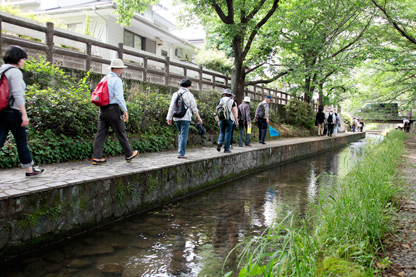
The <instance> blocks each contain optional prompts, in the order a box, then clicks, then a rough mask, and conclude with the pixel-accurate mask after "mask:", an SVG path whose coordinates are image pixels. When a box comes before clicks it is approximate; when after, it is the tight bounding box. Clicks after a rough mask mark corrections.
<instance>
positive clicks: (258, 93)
mask: <svg viewBox="0 0 416 277" xmlns="http://www.w3.org/2000/svg"><path fill="white" fill-rule="evenodd" d="M25 37H28V38H29V39H27V38H26V39H25ZM9 45H19V46H22V47H24V48H25V49H26V50H27V52H28V54H29V56H33V57H35V58H36V56H37V55H42V56H44V57H45V56H46V60H47V61H49V62H51V63H54V64H57V65H58V66H62V67H67V68H75V69H82V70H86V71H89V70H91V71H92V72H96V73H106V72H107V71H106V70H105V68H104V67H103V66H104V65H109V64H110V62H111V59H113V58H116V57H118V58H121V59H123V60H124V61H125V63H126V65H127V66H128V68H127V69H126V70H125V74H124V77H125V78H130V79H134V80H140V81H146V82H151V83H158V84H163V85H171V86H177V85H178V83H179V81H180V79H182V78H183V77H185V76H186V77H188V78H189V79H190V80H192V81H193V83H194V84H197V88H196V89H197V90H202V89H214V90H222V89H225V88H229V87H230V81H231V79H230V77H229V76H228V75H227V74H225V75H224V74H221V73H218V72H215V71H212V70H208V69H205V68H203V67H202V66H197V65H194V64H192V63H189V62H181V61H176V60H171V59H170V58H169V57H163V56H158V55H155V54H151V53H145V52H144V51H140V50H136V49H134V48H130V47H125V46H124V45H123V43H119V44H118V46H115V45H111V44H107V43H103V42H101V41H99V40H96V39H93V38H91V37H88V36H85V35H82V34H78V33H75V32H72V31H68V30H64V29H61V28H56V27H54V24H53V23H51V22H47V23H46V26H45V24H42V23H38V22H36V21H32V20H28V19H24V18H18V17H15V16H12V15H10V14H8V13H5V12H0V50H1V51H2V52H1V53H2V54H3V53H4V51H5V49H6V48H7V47H8V46H9ZM245 95H246V96H250V98H251V99H254V100H261V99H263V98H264V97H265V96H266V95H270V96H271V97H272V98H273V101H274V103H277V104H283V105H285V104H286V103H287V101H288V100H289V99H290V98H293V97H294V96H291V95H289V94H287V93H285V92H283V91H279V90H277V89H271V88H267V87H265V86H263V85H256V86H250V87H246V89H245ZM299 99H302V100H303V98H299ZM314 108H315V109H316V108H317V107H316V104H314Z"/></svg>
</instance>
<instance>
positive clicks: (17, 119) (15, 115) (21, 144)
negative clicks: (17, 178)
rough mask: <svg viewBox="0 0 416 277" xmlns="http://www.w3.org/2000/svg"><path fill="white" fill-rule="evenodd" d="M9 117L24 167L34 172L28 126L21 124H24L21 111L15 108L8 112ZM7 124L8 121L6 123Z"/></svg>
mask: <svg viewBox="0 0 416 277" xmlns="http://www.w3.org/2000/svg"><path fill="white" fill-rule="evenodd" d="M8 114H9V115H8V116H7V117H8V119H9V120H6V122H7V121H8V122H9V127H10V130H11V131H12V134H13V136H14V139H15V141H16V146H17V153H18V155H19V160H20V164H21V166H22V168H25V169H28V172H32V165H33V164H34V163H33V160H32V156H31V154H30V150H29V147H28V145H27V136H26V127H22V126H20V125H21V124H22V115H21V113H20V111H17V110H13V111H9V112H8ZM6 124H7V123H6Z"/></svg>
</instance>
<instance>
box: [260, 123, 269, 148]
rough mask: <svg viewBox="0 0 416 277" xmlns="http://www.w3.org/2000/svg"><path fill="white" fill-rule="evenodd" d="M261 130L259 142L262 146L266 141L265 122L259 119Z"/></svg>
mask: <svg viewBox="0 0 416 277" xmlns="http://www.w3.org/2000/svg"><path fill="white" fill-rule="evenodd" d="M259 121H260V124H261V129H260V142H261V143H263V144H264V142H265V141H266V135H267V121H266V119H264V118H261V119H260V120H259Z"/></svg>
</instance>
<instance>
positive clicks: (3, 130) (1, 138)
mask: <svg viewBox="0 0 416 277" xmlns="http://www.w3.org/2000/svg"><path fill="white" fill-rule="evenodd" d="M5 120H6V113H5V112H1V113H0V149H1V148H3V145H4V142H5V141H6V138H7V134H8V133H9V130H10V128H9V126H8V125H7V124H6V121H5Z"/></svg>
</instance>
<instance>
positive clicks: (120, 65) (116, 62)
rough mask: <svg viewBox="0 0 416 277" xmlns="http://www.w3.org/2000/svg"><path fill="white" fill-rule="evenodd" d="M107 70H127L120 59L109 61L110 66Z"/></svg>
mask: <svg viewBox="0 0 416 277" xmlns="http://www.w3.org/2000/svg"><path fill="white" fill-rule="evenodd" d="M108 68H109V69H111V68H127V66H125V65H124V63H123V61H122V60H121V59H114V60H112V61H111V64H110V66H109V67H108Z"/></svg>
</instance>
